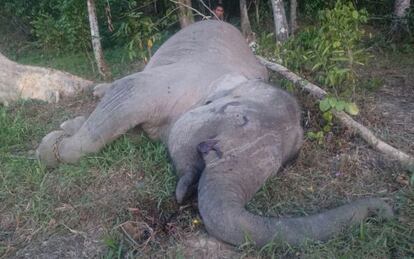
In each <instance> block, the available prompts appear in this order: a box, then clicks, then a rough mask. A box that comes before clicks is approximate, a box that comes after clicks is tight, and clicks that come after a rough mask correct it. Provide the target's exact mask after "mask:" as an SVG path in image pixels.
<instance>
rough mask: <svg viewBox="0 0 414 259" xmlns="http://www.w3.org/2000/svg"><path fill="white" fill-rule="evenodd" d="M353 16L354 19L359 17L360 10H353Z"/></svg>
mask: <svg viewBox="0 0 414 259" xmlns="http://www.w3.org/2000/svg"><path fill="white" fill-rule="evenodd" d="M352 17H353V18H354V19H358V17H359V13H358V11H356V10H355V11H353V12H352Z"/></svg>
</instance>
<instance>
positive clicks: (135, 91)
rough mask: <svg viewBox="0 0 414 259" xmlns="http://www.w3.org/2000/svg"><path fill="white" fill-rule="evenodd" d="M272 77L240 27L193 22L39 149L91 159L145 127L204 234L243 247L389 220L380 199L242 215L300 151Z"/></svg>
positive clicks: (287, 99) (54, 158) (53, 157)
mask: <svg viewBox="0 0 414 259" xmlns="http://www.w3.org/2000/svg"><path fill="white" fill-rule="evenodd" d="M267 77H268V76H267V72H266V69H265V68H264V67H263V66H262V65H260V64H259V63H258V61H257V60H256V59H255V57H254V55H253V54H252V53H251V52H250V50H249V48H248V46H247V45H246V43H245V41H244V39H243V37H242V36H241V34H240V33H239V32H238V30H237V29H235V28H234V27H232V26H231V25H229V24H226V23H223V22H220V21H204V22H198V23H195V24H193V25H191V26H189V27H187V28H185V29H183V30H182V31H180V32H178V33H177V34H176V35H175V36H173V37H172V38H171V39H169V40H168V41H167V42H166V43H165V44H164V45H163V46H162V47H161V48H160V49H159V50H158V51H157V53H156V54H155V55H154V56H153V58H152V59H151V62H150V63H149V64H148V65H147V66H146V68H145V70H144V71H142V72H140V73H136V74H133V75H130V76H127V77H125V78H122V79H119V80H117V81H115V82H113V83H112V84H111V85H110V87H109V90H107V92H106V94H105V96H104V98H103V99H102V101H101V102H100V103H99V105H98V106H97V108H96V109H95V111H94V112H93V113H92V114H91V115H90V117H89V118H88V119H87V120H86V121H85V119H84V118H76V119H74V120H70V121H67V122H65V123H64V124H63V125H61V128H62V129H63V130H61V131H54V132H51V133H50V134H49V135H47V136H46V137H45V138H44V139H43V140H42V143H41V144H40V146H39V148H38V155H39V158H40V160H41V161H43V162H44V163H45V164H46V165H48V166H56V165H57V164H58V163H59V162H65V163H76V162H77V161H78V160H79V159H80V158H81V157H82V156H84V155H85V154H90V153H94V152H97V151H99V150H100V149H101V148H102V147H103V146H104V145H106V144H107V143H109V142H111V141H112V140H114V139H116V138H118V137H119V136H120V135H121V134H124V133H125V132H126V131H127V130H128V129H130V128H132V127H135V126H140V127H142V129H143V130H144V131H145V132H146V133H148V135H149V136H150V137H152V138H154V139H161V140H162V141H163V142H164V143H165V144H167V146H168V150H169V153H170V155H171V158H172V160H173V162H174V165H175V168H176V171H177V174H178V176H179V181H178V184H177V189H176V197H177V201H178V202H180V203H181V202H183V201H184V200H185V199H186V198H188V197H189V196H190V195H191V194H192V193H193V192H194V191H195V190H196V188H197V183H198V201H199V203H198V204H199V210H200V214H201V217H202V219H203V222H204V224H205V226H206V228H207V231H208V232H209V233H210V234H212V235H214V236H215V237H217V238H219V239H221V240H223V241H225V242H228V243H231V244H235V245H238V244H241V243H243V242H244V240H245V237H246V235H247V236H250V238H252V240H253V241H255V242H256V244H257V245H258V246H263V245H265V244H266V243H268V242H270V241H272V240H273V239H280V240H281V241H283V242H287V243H289V244H291V245H298V244H300V243H301V242H303V241H304V240H306V239H314V240H325V239H327V238H329V237H330V236H332V235H334V234H336V233H338V232H340V231H341V229H342V228H343V227H345V226H348V225H352V224H354V223H358V222H360V221H361V220H363V219H364V218H366V217H368V216H369V215H371V213H376V214H379V216H382V217H390V216H391V215H392V210H391V208H390V207H389V206H388V205H387V204H386V203H384V202H383V201H382V200H380V199H365V200H359V201H356V202H354V203H351V204H349V205H345V206H342V207H339V208H336V209H333V210H329V211H327V212H324V213H321V214H317V215H313V216H308V217H300V218H286V219H279V218H267V217H260V216H257V215H253V214H251V213H249V212H248V211H246V210H245V205H246V203H247V202H248V201H249V200H250V199H251V198H252V196H253V195H254V194H255V193H256V192H257V190H258V189H259V188H260V187H261V186H262V185H263V184H264V182H265V181H266V179H267V178H268V177H269V176H270V175H271V174H272V173H274V172H277V171H278V169H279V168H280V167H281V166H282V165H283V164H284V163H285V162H286V161H288V160H290V159H291V158H292V157H294V156H295V154H297V152H298V151H299V148H300V146H301V144H302V128H301V126H300V110H299V108H298V105H297V103H296V101H295V99H294V98H293V97H292V96H290V95H289V94H287V93H286V92H284V91H282V90H280V89H278V88H275V87H272V86H270V85H268V84H267V83H266V80H267Z"/></svg>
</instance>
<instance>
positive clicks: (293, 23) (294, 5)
mask: <svg viewBox="0 0 414 259" xmlns="http://www.w3.org/2000/svg"><path fill="white" fill-rule="evenodd" d="M297 9H298V1H297V0H290V33H291V35H293V34H295V32H296V30H297V29H298V23H297Z"/></svg>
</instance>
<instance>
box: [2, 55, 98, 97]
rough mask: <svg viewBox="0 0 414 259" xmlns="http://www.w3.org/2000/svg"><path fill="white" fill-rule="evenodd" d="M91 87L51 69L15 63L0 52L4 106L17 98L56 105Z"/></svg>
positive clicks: (80, 80)
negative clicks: (37, 100) (65, 97)
mask: <svg viewBox="0 0 414 259" xmlns="http://www.w3.org/2000/svg"><path fill="white" fill-rule="evenodd" d="M92 84H93V82H92V81H89V80H85V79H82V78H80V77H77V76H74V75H71V74H69V73H65V72H61V71H58V70H55V69H48V68H42V67H35V66H26V65H20V64H17V63H16V62H14V61H11V60H9V59H8V58H6V57H5V56H3V55H2V54H1V53H0V104H5V105H8V104H9V103H10V102H13V101H16V100H18V99H20V98H22V99H39V100H44V101H47V102H57V101H59V99H60V97H62V96H69V95H74V94H75V93H77V92H79V91H81V90H82V89H84V88H85V87H87V86H91V85H92Z"/></svg>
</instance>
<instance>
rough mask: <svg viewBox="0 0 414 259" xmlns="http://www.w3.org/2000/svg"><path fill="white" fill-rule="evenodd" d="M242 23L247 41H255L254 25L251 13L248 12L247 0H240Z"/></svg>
mask: <svg viewBox="0 0 414 259" xmlns="http://www.w3.org/2000/svg"><path fill="white" fill-rule="evenodd" d="M240 23H241V30H242V33H243V36H244V38H245V39H246V40H247V42H249V43H250V42H253V41H255V37H254V33H253V31H252V26H251V25H250V20H249V14H248V13H247V5H246V0H240Z"/></svg>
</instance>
